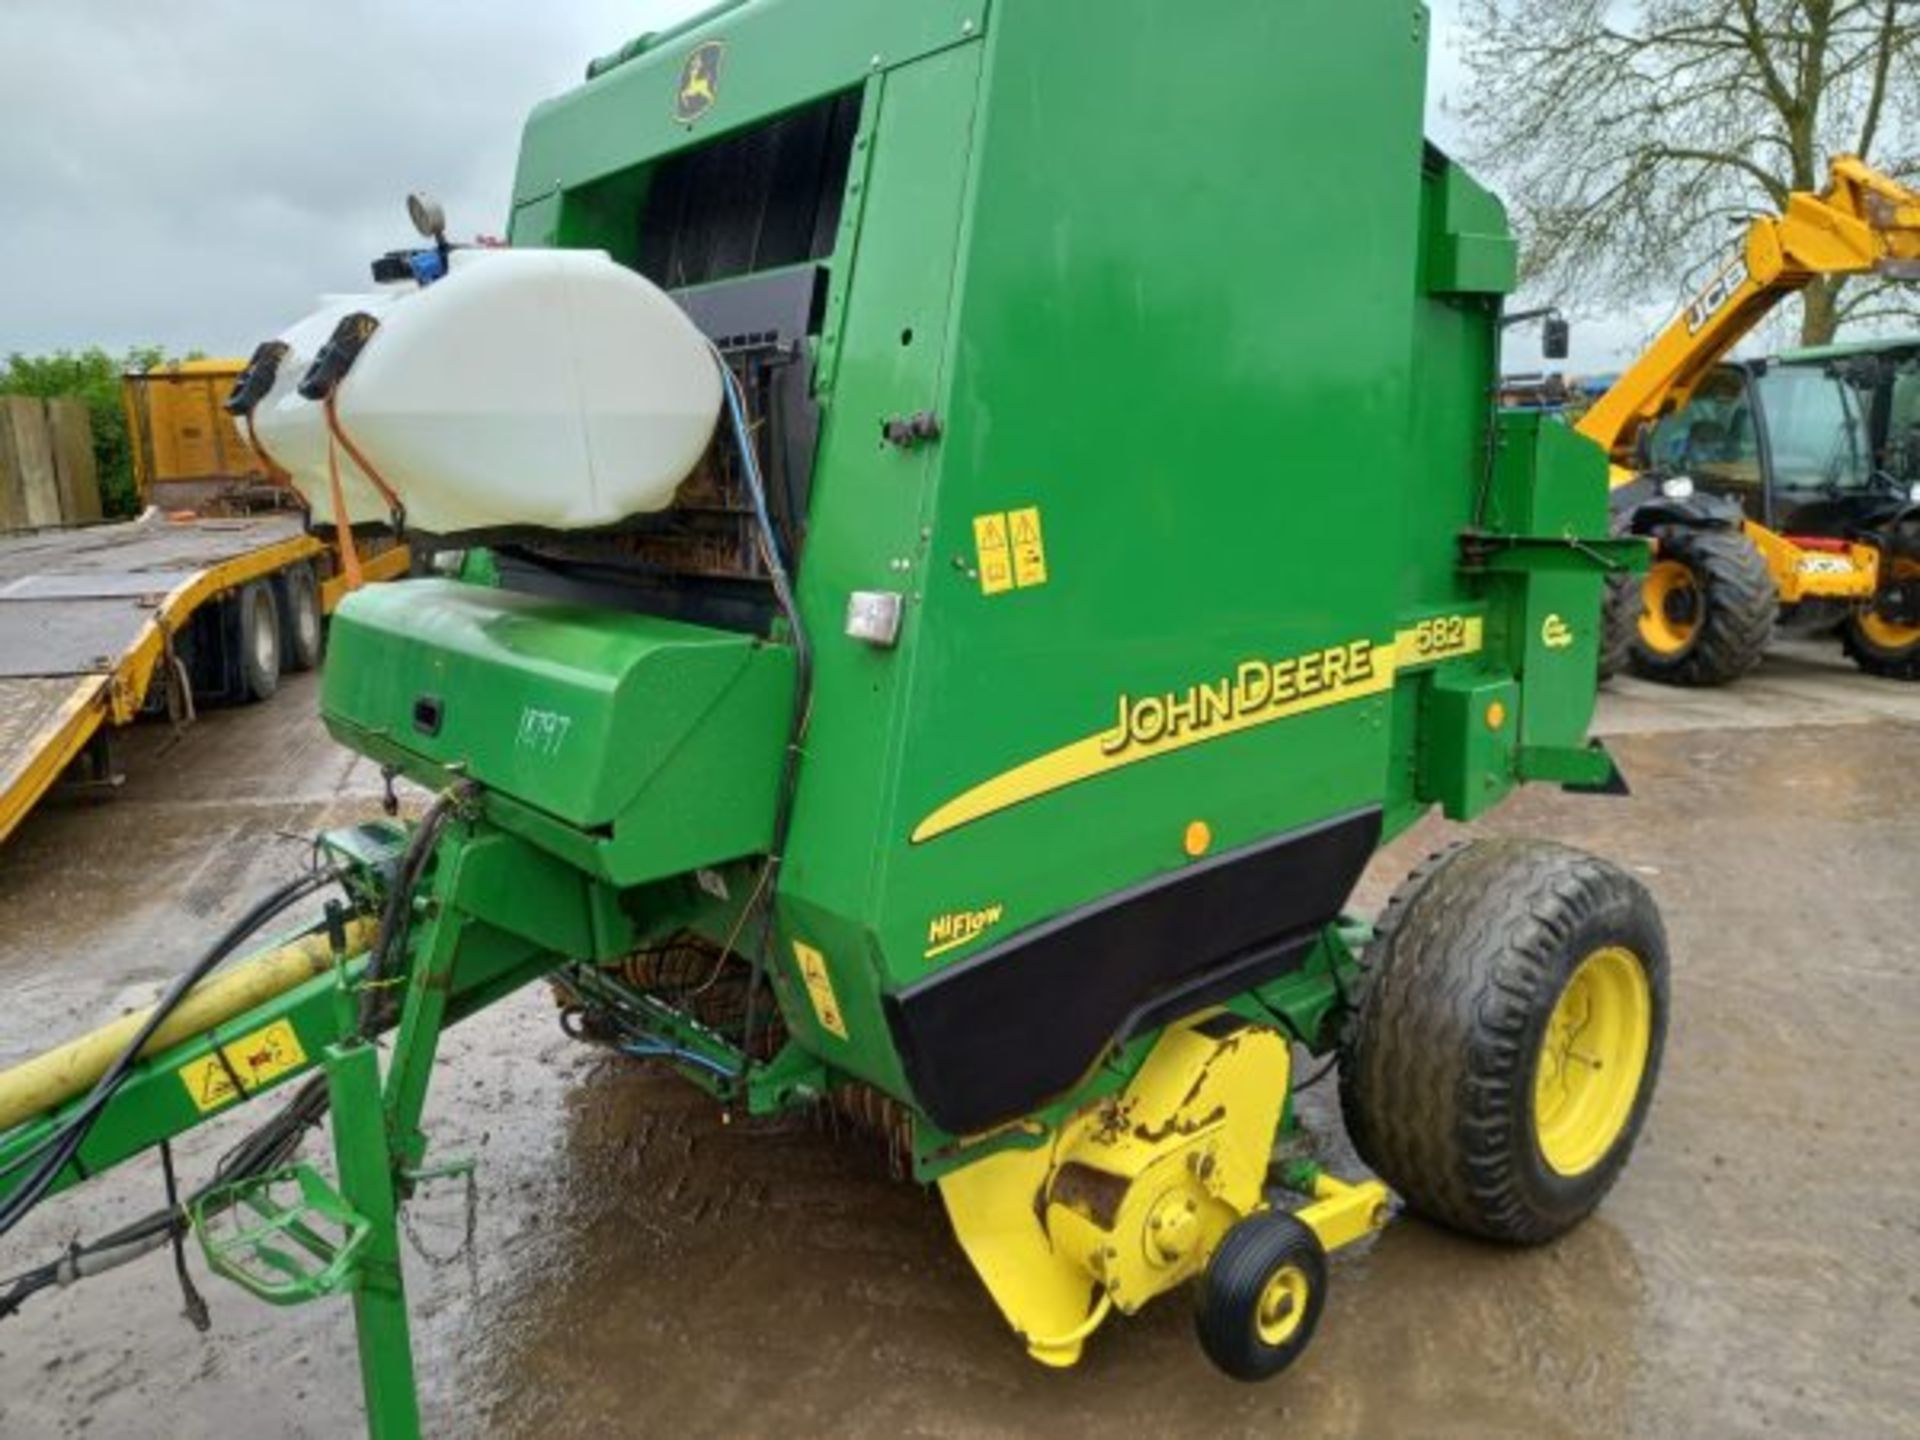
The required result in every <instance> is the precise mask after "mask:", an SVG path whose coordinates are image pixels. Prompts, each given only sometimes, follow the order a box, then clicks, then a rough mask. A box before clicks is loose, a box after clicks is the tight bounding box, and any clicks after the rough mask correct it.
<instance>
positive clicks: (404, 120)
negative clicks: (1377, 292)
mask: <svg viewBox="0 0 1920 1440" xmlns="http://www.w3.org/2000/svg"><path fill="white" fill-rule="evenodd" d="M1456 3H1457V0H1438V3H1437V4H1436V5H1435V17H1436V31H1437V35H1436V44H1435V46H1434V79H1435V85H1434V90H1435V94H1436V97H1443V96H1444V95H1445V94H1446V93H1447V92H1448V91H1450V90H1452V89H1455V88H1457V86H1458V83H1459V65H1458V57H1457V56H1456V55H1455V54H1454V52H1453V50H1452V48H1451V44H1450V39H1451V33H1452V17H1453V13H1454V11H1455V8H1456ZM705 4H706V0H551V3H548V4H542V5H535V4H529V3H525V0H490V3H474V0H465V3H456V0H412V3H408V4H404V5H398V4H394V3H392V0H385V3H380V0H327V3H324V4H302V5H286V4H261V3H259V0H192V3H189V4H176V5H143V4H134V3H127V0H4V3H0V196H5V197H6V198H5V201H4V208H3V209H0V354H4V353H7V352H10V351H25V352H29V353H32V352H37V351H43V350H51V349H59V348H79V347H83V346H87V345H92V344H100V345H104V346H106V347H108V348H109V349H113V350H121V349H124V348H126V347H127V346H129V345H133V344H145V343H154V344H160V345H164V346H166V347H168V348H169V349H171V350H188V349H197V350H204V351H208V352H210V353H216V354H218V353H232V354H244V353H246V352H247V351H248V350H250V349H251V348H252V346H253V345H254V343H255V342H257V341H258V340H260V339H262V338H264V337H265V336H267V335H269V334H271V333H273V332H274V331H276V330H278V329H279V328H280V327H281V326H282V325H284V324H285V323H286V322H288V321H289V320H291V319H293V318H295V317H297V316H298V315H300V314H302V313H304V312H305V311H306V310H307V309H308V308H310V303H311V300H312V297H313V296H314V295H316V294H318V293H319V292H321V291H323V290H340V289H347V288H353V287H355V286H357V285H359V284H360V283H361V281H362V279H363V277H364V276H365V274H366V262H367V260H368V259H369V258H370V257H372V256H373V255H375V254H377V253H379V252H380V251H382V250H385V249H388V248H390V247H391V246H393V245H396V244H401V243H404V242H405V241H406V240H407V239H408V237H409V234H410V232H409V231H408V230H407V228H406V223H405V216H404V213H403V211H402V208H401V203H400V202H401V198H402V197H403V196H404V195H405V194H406V192H407V191H408V190H410V189H416V188H425V189H428V190H430V191H432V192H433V193H434V194H436V195H438V196H439V197H440V198H441V199H442V200H443V201H444V202H445V204H446V207H447V212H448V215H449V217H450V219H451V221H452V225H453V228H454V229H455V230H456V231H459V232H468V233H470V232H473V231H497V230H499V229H500V228H501V227H502V225H503V223H504V218H505V208H506V203H507V197H508V192H509V188H510V186H511V184H512V177H513V161H514V153H515V149H516V146H517V143H518V138H519V129H520V124H521V121H522V120H523V119H524V117H525V115H526V113H527V111H528V110H529V109H530V108H531V107H532V106H533V105H534V104H535V102H537V101H539V100H541V99H544V98H545V97H547V96H549V95H553V94H556V93H558V92H560V91H562V90H565V89H567V88H568V87H569V86H571V85H573V84H575V83H576V82H577V81H578V80H579V78H580V76H581V72H582V69H583V67H584V66H585V64H586V61H587V60H588V59H589V58H590V57H592V56H594V55H598V54H601V53H603V52H605V51H608V50H611V49H613V48H615V47H616V46H618V45H620V44H621V43H622V42H624V41H626V40H627V39H629V38H631V37H632V36H634V35H637V34H639V33H641V32H643V31H645V30H648V29H654V28H658V27H659V26H661V25H663V24H667V23H670V22H671V21H673V20H676V19H679V18H681V17H682V16H685V15H688V14H691V13H694V12H695V11H697V10H700V9H702V8H705ZM1433 128H1434V130H1435V131H1436V132H1437V133H1438V134H1439V135H1441V136H1442V137H1443V138H1444V137H1445V135H1446V133H1447V132H1448V130H1449V129H1450V126H1449V122H1448V120H1447V117H1446V115H1445V113H1444V108H1443V104H1442V103H1441V101H1440V100H1439V99H1437V100H1436V105H1435V113H1434V116H1433ZM1610 329H1611V330H1612V331H1614V332H1620V331H1622V330H1623V329H1624V327H1618V326H1615V327H1610ZM1580 333H1581V340H1582V343H1581V344H1580V346H1579V348H1578V351H1577V352H1576V360H1578V361H1580V362H1581V363H1583V364H1586V365H1589V366H1591V367H1595V368H1598V367H1603V366H1611V365H1614V364H1617V363H1618V360H1619V359H1620V358H1621V357H1620V353H1619V351H1620V349H1621V347H1623V346H1624V345H1627V344H1631V343H1632V341H1633V339H1634V338H1635V337H1634V335H1633V334H1632V333H1614V334H1612V335H1611V336H1610V335H1609V334H1608V333H1607V332H1606V331H1603V329H1602V328H1601V327H1596V326H1592V325H1589V326H1586V327H1584V329H1583V330H1582V331H1581V332H1580ZM1509 358H1510V361H1511V362H1513V363H1516V364H1526V363H1529V357H1527V356H1526V355H1524V354H1521V353H1516V354H1514V355H1512V356H1510V357H1509Z"/></svg>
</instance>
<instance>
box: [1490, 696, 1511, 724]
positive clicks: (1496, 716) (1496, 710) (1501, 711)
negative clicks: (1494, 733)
mask: <svg viewBox="0 0 1920 1440" xmlns="http://www.w3.org/2000/svg"><path fill="white" fill-rule="evenodd" d="M1506 723H1507V707H1506V706H1505V705H1503V704H1501V703H1500V701H1498V700H1496V701H1494V702H1493V703H1492V704H1491V705H1489V706H1487V729H1489V730H1498V729H1500V728H1501V727H1503V726H1504V725H1505V724H1506Z"/></svg>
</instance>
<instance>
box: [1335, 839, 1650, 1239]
mask: <svg viewBox="0 0 1920 1440" xmlns="http://www.w3.org/2000/svg"><path fill="white" fill-rule="evenodd" d="M1365 972H1366V978H1365V981H1364V983H1363V988H1362V991H1361V994H1360V996H1359V997H1358V1002H1357V1005H1356V1008H1355V1013H1354V1014H1353V1016H1352V1017H1351V1023H1350V1024H1349V1025H1348V1027H1347V1030H1346V1034H1345V1036H1344V1038H1343V1041H1342V1045H1341V1053H1340V1099H1341V1108H1342V1110H1343V1112H1344V1115H1345V1118H1346V1123H1347V1130H1348V1133H1349V1135H1350V1136H1351V1138H1352V1140H1353V1143H1354V1147H1355V1148H1356V1149H1357V1150H1358V1151H1359V1152H1360V1156H1361V1158H1362V1159H1364V1160H1365V1161H1366V1162H1367V1164H1368V1165H1370V1166H1372V1167H1373V1169H1374V1170H1375V1171H1376V1172H1377V1173H1378V1174H1379V1176H1380V1177H1381V1179H1383V1180H1385V1181H1386V1182H1387V1183H1388V1184H1389V1185H1391V1186H1392V1187H1393V1188H1394V1189H1395V1190H1397V1191H1398V1192H1399V1193H1400V1195H1401V1196H1402V1197H1403V1198H1404V1199H1405V1200H1406V1202H1407V1204H1408V1206H1409V1208H1411V1209H1413V1210H1415V1211H1417V1212H1419V1213H1420V1214H1423V1215H1425V1216H1427V1217H1428V1218H1429V1219H1432V1220H1436V1221H1438V1222H1440V1223H1441V1224H1443V1225H1446V1226H1449V1227H1450V1228H1452V1229H1455V1230H1459V1231H1463V1232H1465V1233H1467V1234H1470V1235H1478V1236H1481V1237H1483V1238H1486V1239H1490V1240H1499V1241H1505V1242H1508V1243H1511V1244H1519V1245H1534V1244H1540V1243H1543V1242H1545V1241H1548V1240H1552V1239H1554V1238H1556V1237H1558V1236H1560V1235H1562V1234H1564V1233H1565V1232H1566V1231H1567V1230H1569V1229H1571V1228H1572V1227H1573V1226H1574V1225H1575V1224H1577V1223H1578V1222H1579V1221H1580V1220H1582V1219H1584V1218H1585V1217H1586V1215H1587V1214H1588V1213H1590V1212H1591V1211H1592V1210H1593V1208H1594V1207H1595V1206H1597V1205H1598V1204H1599V1203H1600V1201H1601V1200H1602V1199H1603V1198H1604V1197H1605V1195H1606V1194H1607V1192H1608V1190H1610V1189H1611V1188H1612V1187H1613V1183H1614V1181H1615V1180H1616V1179H1617V1178H1618V1177H1619V1174H1620V1171H1621V1169H1622V1168H1623V1167H1624V1166H1625V1165H1626V1163H1627V1157H1628V1156H1629V1155H1630V1154H1631V1153H1632V1150H1633V1146H1634V1141H1635V1140H1636V1138H1637V1137H1638V1136H1639V1133H1640V1127H1641V1125H1642V1124H1643V1123H1644V1121H1645V1119H1646V1115H1647V1109H1648V1106H1649V1104H1650V1103H1651V1101H1652V1099H1653V1092H1654V1088H1655V1085H1656V1084H1657V1082H1658V1079H1659V1073H1660V1057H1661V1051H1662V1048H1663V1046H1664V1044H1665V1039H1666V1029H1667V943H1666V934H1665V931H1664V930H1663V928H1662V926H1661V923H1660V915H1659V911H1658V910H1657V909H1656V908H1655V906H1654V903H1653V899H1652V897H1651V896H1650V895H1648V893H1647V891H1646V889H1645V887H1644V886H1642V885H1641V884H1640V883H1639V881H1637V880H1635V879H1634V878H1633V877H1632V876H1630V875H1628V874H1627V873H1626V872H1625V871H1623V870H1620V869H1619V868H1617V867H1616V866H1613V865H1610V864H1608V863H1606V862H1605V861H1602V860H1599V859H1596V858H1595V857H1593V856H1591V855H1587V854H1584V853H1582V852H1580V851H1578V850H1571V849H1568V848H1566V847H1564V846H1560V845H1551V844H1546V843H1543V842H1537V841H1527V840H1508V839H1500V840H1480V841H1475V842H1472V843H1471V844H1465V845H1461V846H1458V847H1456V848H1454V849H1452V850H1448V851H1444V852H1442V853H1441V854H1440V855H1438V856H1436V857H1434V858H1433V859H1432V860H1431V861H1429V862H1428V863H1427V864H1426V865H1424V866H1422V867H1421V868H1420V869H1419V870H1416V871H1415V872H1414V873H1413V875H1412V876H1410V877H1409V878H1408V879H1407V881H1406V882H1405V883H1404V884H1403V885H1402V886H1401V887H1400V890H1399V892H1398V893H1397V894H1396V895H1395V896H1394V897H1393V900H1392V902H1391V903H1390V904H1389V905H1388V906H1387V909H1386V911H1385V912H1384V913H1383V914H1382V916H1381V918H1380V921H1379V924H1378V927H1377V929H1376V931H1375V934H1374V938H1373V941H1372V943H1371V944H1370V945H1369V946H1368V948H1367V952H1366V962H1365Z"/></svg>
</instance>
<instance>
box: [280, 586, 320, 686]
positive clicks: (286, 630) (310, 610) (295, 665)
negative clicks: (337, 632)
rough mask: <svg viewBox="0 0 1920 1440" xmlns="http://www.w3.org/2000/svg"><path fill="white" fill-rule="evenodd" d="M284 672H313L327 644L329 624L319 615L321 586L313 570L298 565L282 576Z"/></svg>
mask: <svg viewBox="0 0 1920 1440" xmlns="http://www.w3.org/2000/svg"><path fill="white" fill-rule="evenodd" d="M279 590H280V593H279V595H278V596H277V597H276V598H277V599H278V600H279V601H280V620H281V634H280V654H281V656H282V663H281V668H282V669H284V670H287V671H289V672H298V671H305V670H311V669H313V668H314V666H316V665H318V664H319V663H320V653H321V650H322V648H323V647H324V646H325V644H326V633H327V632H326V620H325V618H324V617H323V616H322V615H321V613H320V582H319V581H318V580H317V579H315V578H314V574H313V567H312V566H310V565H295V566H294V567H293V568H292V569H290V570H283V571H282V572H281V573H280V586H279Z"/></svg>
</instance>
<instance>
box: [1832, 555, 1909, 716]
mask: <svg viewBox="0 0 1920 1440" xmlns="http://www.w3.org/2000/svg"><path fill="white" fill-rule="evenodd" d="M1900 539H1901V544H1900V545H1899V547H1898V548H1896V550H1895V551H1894V553H1893V554H1892V556H1891V557H1890V559H1889V561H1888V566H1889V574H1890V576H1891V579H1890V581H1889V583H1891V584H1896V585H1899V586H1901V587H1902V588H1903V589H1905V588H1910V587H1912V586H1914V585H1920V559H1916V558H1915V556H1914V554H1913V550H1912V547H1913V539H1912V532H1911V531H1905V532H1902V535H1901V537H1900ZM1905 629H1906V627H1904V626H1901V625H1898V624H1896V623H1894V622H1891V621H1885V620H1881V619H1879V618H1877V617H1876V616H1875V615H1873V614H1871V613H1862V612H1860V611H1855V612H1854V613H1852V614H1850V615H1849V616H1847V619H1846V623H1845V624H1844V625H1843V626H1842V627H1841V631H1840V644H1841V646H1842V648H1844V649H1845V650H1846V652H1847V658H1848V659H1849V660H1851V661H1853V663H1854V664H1856V665H1858V666H1859V667H1860V668H1861V669H1862V670H1864V671H1866V673H1867V674H1869V675H1878V676H1880V677H1881V678H1882V679H1886V680H1920V637H1916V636H1913V635H1909V634H1903V633H1902V632H1903V630H1905Z"/></svg>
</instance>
